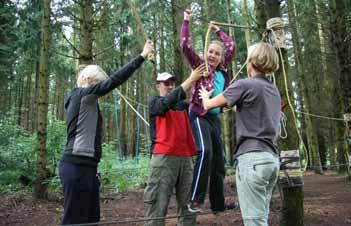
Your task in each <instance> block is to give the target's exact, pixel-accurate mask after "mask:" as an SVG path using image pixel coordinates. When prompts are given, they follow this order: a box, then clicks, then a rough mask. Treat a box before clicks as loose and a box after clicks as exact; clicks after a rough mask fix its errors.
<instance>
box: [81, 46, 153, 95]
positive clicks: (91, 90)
mask: <svg viewBox="0 0 351 226" xmlns="http://www.w3.org/2000/svg"><path fill="white" fill-rule="evenodd" d="M153 51H154V48H153V44H152V42H151V41H150V40H148V41H146V43H145V45H144V49H143V51H142V53H141V54H140V55H139V56H137V57H135V58H134V59H132V60H131V61H129V62H128V63H127V64H125V65H124V66H123V67H122V68H120V69H119V70H117V71H115V72H114V73H113V74H112V75H111V76H110V77H109V78H107V79H106V80H104V81H102V82H99V83H97V84H95V85H91V86H89V87H87V88H84V89H83V90H82V92H84V94H96V95H98V96H103V95H106V94H107V93H108V92H110V91H111V90H113V89H114V88H116V87H117V86H119V85H121V84H122V83H123V82H125V81H126V80H127V79H128V78H129V77H130V76H131V75H132V74H133V73H134V72H135V71H136V70H137V69H138V68H139V67H140V66H141V64H142V63H143V62H144V60H145V58H146V57H147V55H148V54H149V53H150V52H153Z"/></svg>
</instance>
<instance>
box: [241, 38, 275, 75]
mask: <svg viewBox="0 0 351 226" xmlns="http://www.w3.org/2000/svg"><path fill="white" fill-rule="evenodd" d="M247 62H249V63H251V64H252V66H253V67H254V68H256V69H257V70H259V71H260V72H263V73H265V74H266V73H272V72H275V71H277V70H278V69H279V57H278V53H277V51H276V50H275V49H274V47H273V46H272V45H270V44H268V43H265V42H259V43H256V44H253V45H252V46H250V47H249V49H248V54H247Z"/></svg>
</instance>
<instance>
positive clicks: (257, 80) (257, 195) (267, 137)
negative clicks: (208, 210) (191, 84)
mask: <svg viewBox="0 0 351 226" xmlns="http://www.w3.org/2000/svg"><path fill="white" fill-rule="evenodd" d="M278 69H279V58H278V54H277V52H276V50H275V49H274V48H273V47H272V46H271V45H269V44H267V43H263V42H261V43H257V44H254V45H252V46H250V47H249V49H248V57H247V73H248V76H249V78H246V79H241V80H238V81H236V82H234V83H233V84H232V85H230V86H229V87H228V88H227V89H226V90H225V91H224V92H223V93H222V94H219V95H218V96H216V97H213V98H210V96H211V92H212V91H207V90H206V89H204V88H202V89H201V91H200V94H199V96H200V98H201V99H202V104H203V106H204V108H205V109H207V110H209V109H212V108H215V107H218V106H228V107H233V106H236V109H237V110H236V136H237V137H236V138H237V139H236V140H237V145H236V147H235V150H234V153H235V160H236V161H237V166H236V187H237V192H238V197H239V204H240V209H241V214H242V217H243V220H244V224H245V226H267V225H268V214H269V203H270V200H271V197H272V191H273V187H274V185H275V184H276V182H277V179H278V174H279V150H278V147H277V139H278V133H279V123H280V118H281V112H280V101H281V98H280V94H279V91H278V89H277V87H276V86H275V85H274V84H273V83H272V82H271V81H270V80H269V79H268V78H267V77H266V74H268V73H272V72H274V71H276V70H278Z"/></svg>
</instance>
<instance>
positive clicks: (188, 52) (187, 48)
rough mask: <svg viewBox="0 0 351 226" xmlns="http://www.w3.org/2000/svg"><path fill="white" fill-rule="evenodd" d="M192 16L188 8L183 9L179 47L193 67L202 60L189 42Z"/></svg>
mask: <svg viewBox="0 0 351 226" xmlns="http://www.w3.org/2000/svg"><path fill="white" fill-rule="evenodd" d="M191 17H192V13H191V11H190V10H185V11H184V20H183V23H182V26H181V29H180V47H181V50H182V52H183V55H184V56H185V58H186V59H187V61H188V63H189V65H190V67H191V68H192V69H195V68H196V67H197V66H199V65H200V64H201V63H202V62H203V60H202V59H201V58H200V56H199V55H198V54H197V53H196V52H195V50H194V48H193V47H192V44H191V38H190V28H189V23H190V20H191Z"/></svg>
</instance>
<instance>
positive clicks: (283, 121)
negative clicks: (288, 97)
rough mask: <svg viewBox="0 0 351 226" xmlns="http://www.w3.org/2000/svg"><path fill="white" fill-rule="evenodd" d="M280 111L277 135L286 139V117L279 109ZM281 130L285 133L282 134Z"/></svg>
mask: <svg viewBox="0 0 351 226" xmlns="http://www.w3.org/2000/svg"><path fill="white" fill-rule="evenodd" d="M280 113H281V117H280V124H279V137H280V138H282V139H286V138H288V132H287V131H286V122H287V118H286V115H285V114H284V112H282V111H281V112H280ZM282 132H284V134H285V135H283V134H282Z"/></svg>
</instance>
